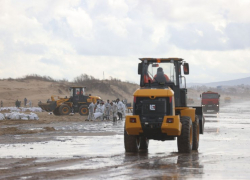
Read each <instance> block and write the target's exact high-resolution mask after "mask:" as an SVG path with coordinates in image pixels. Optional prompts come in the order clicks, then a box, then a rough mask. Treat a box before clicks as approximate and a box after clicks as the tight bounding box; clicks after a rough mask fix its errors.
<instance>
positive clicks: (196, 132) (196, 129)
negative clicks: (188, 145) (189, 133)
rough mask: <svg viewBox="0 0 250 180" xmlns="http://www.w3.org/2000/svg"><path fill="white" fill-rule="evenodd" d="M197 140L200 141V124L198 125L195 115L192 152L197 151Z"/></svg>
mask: <svg viewBox="0 0 250 180" xmlns="http://www.w3.org/2000/svg"><path fill="white" fill-rule="evenodd" d="M199 139H200V124H199V118H198V116H197V115H196V116H195V121H194V122H193V147H192V150H198V148H199Z"/></svg>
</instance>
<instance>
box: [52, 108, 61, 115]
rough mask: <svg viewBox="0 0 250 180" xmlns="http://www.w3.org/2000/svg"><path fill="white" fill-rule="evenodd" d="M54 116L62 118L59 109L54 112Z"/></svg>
mask: <svg viewBox="0 0 250 180" xmlns="http://www.w3.org/2000/svg"><path fill="white" fill-rule="evenodd" d="M53 114H54V115H55V116H60V113H59V108H56V109H55V110H54V111H53Z"/></svg>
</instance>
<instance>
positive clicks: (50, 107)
mask: <svg viewBox="0 0 250 180" xmlns="http://www.w3.org/2000/svg"><path fill="white" fill-rule="evenodd" d="M38 106H39V107H40V108H42V110H44V111H47V112H52V111H54V110H55V109H56V101H50V102H49V103H39V104H38Z"/></svg>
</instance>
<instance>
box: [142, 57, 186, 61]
mask: <svg viewBox="0 0 250 180" xmlns="http://www.w3.org/2000/svg"><path fill="white" fill-rule="evenodd" d="M139 59H140V60H141V61H144V60H147V61H170V60H174V61H182V60H183V59H182V58H176V57H172V58H139Z"/></svg>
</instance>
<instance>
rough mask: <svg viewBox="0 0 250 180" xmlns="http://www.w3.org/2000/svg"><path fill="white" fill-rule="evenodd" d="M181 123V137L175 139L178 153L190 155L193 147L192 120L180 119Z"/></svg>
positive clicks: (188, 118)
mask: <svg viewBox="0 0 250 180" xmlns="http://www.w3.org/2000/svg"><path fill="white" fill-rule="evenodd" d="M180 120H181V123H182V129H181V135H180V136H178V138H177V145H178V152H179V153H190V152H191V151H192V146H193V128H192V120H191V118H190V117H188V116H182V117H181V118H180Z"/></svg>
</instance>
